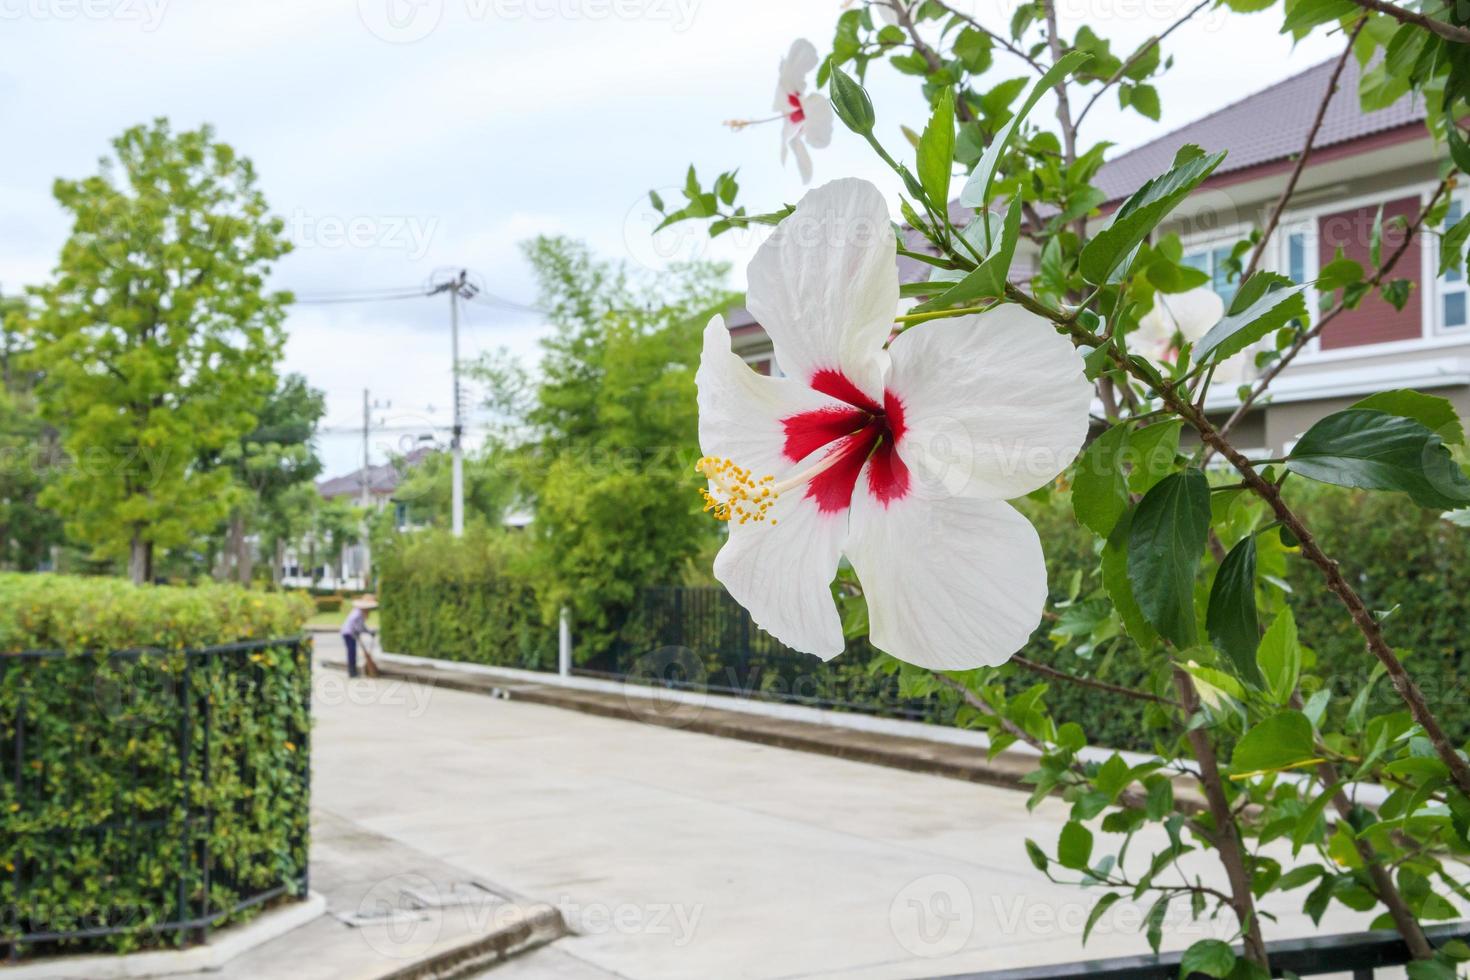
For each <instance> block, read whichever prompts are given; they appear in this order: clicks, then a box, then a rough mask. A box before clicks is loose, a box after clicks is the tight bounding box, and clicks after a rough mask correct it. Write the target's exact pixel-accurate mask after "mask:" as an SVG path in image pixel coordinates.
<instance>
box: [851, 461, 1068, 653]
mask: <svg viewBox="0 0 1470 980" xmlns="http://www.w3.org/2000/svg"><path fill="white" fill-rule="evenodd" d="M844 551H845V552H846V553H847V557H848V560H849V561H851V562H852V567H853V569H854V570H855V571H856V572H857V575H858V580H859V581H860V582H861V583H862V586H863V595H864V596H865V597H866V599H867V603H868V624H869V634H868V636H869V639H870V640H871V641H872V643H873V645H874V646H876V647H877V648H878V649H880V650H883V651H884V652H886V653H888V654H891V655H892V656H894V657H897V658H898V659H899V660H904V661H907V662H908V663H911V664H917V665H918V666H920V667H927V668H929V669H931V670H967V669H970V668H973V667H993V666H996V665H998V664H1002V663H1005V662H1006V661H1007V660H1008V659H1010V657H1011V655H1012V654H1014V653H1015V652H1016V651H1017V650H1019V649H1021V647H1022V646H1024V645H1025V643H1026V641H1027V639H1029V638H1030V636H1031V633H1032V632H1033V631H1034V630H1035V629H1036V626H1037V624H1038V623H1040V622H1041V613H1042V610H1043V609H1044V608H1045V606H1046V599H1047V589H1046V565H1045V563H1044V562H1043V561H1042V553H1041V541H1040V539H1039V538H1038V537H1037V534H1036V529H1035V528H1033V527H1032V526H1031V524H1030V522H1029V521H1027V520H1026V518H1024V517H1022V516H1021V514H1020V513H1018V512H1017V511H1016V509H1015V508H1013V507H1012V506H1011V505H1010V504H1007V503H1005V502H1004V501H1000V500H980V499H976V498H973V497H947V496H942V495H933V494H927V493H910V494H908V495H907V496H905V497H903V498H902V499H900V500H894V501H890V502H889V503H887V504H882V503H879V502H878V501H877V500H875V499H874V497H873V495H872V493H871V492H869V490H868V488H867V486H866V481H861V482H860V483H859V485H858V490H857V492H856V493H854V494H853V499H852V520H851V525H850V530H849V533H848V541H847V545H846V546H845V548H844Z"/></svg>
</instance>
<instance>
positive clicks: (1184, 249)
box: [1179, 222, 1251, 289]
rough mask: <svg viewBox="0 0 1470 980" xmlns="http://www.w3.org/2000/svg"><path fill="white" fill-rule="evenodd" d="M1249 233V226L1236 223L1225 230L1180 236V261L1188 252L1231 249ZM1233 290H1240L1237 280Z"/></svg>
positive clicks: (1219, 229)
mask: <svg viewBox="0 0 1470 980" xmlns="http://www.w3.org/2000/svg"><path fill="white" fill-rule="evenodd" d="M1250 231H1251V226H1250V225H1248V224H1245V223H1243V222H1236V223H1235V224H1233V225H1229V226H1227V227H1225V228H1218V229H1214V230H1212V231H1208V232H1203V231H1200V232H1194V233H1193V234H1189V235H1181V236H1179V248H1180V252H1181V259H1180V261H1181V263H1182V262H1183V258H1182V256H1184V255H1188V254H1189V253H1190V252H1213V251H1214V250H1215V249H1217V248H1229V247H1232V246H1234V245H1235V243H1236V242H1238V241H1240V240H1241V239H1242V238H1244V237H1246V236H1247V235H1249V234H1250ZM1211 282H1213V276H1212V277H1211ZM1210 284H1211V283H1206V284H1205V285H1206V286H1209V285H1210ZM1235 288H1236V289H1239V288H1240V282H1239V281H1238V280H1237V281H1236V283H1235Z"/></svg>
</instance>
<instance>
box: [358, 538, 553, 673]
mask: <svg viewBox="0 0 1470 980" xmlns="http://www.w3.org/2000/svg"><path fill="white" fill-rule="evenodd" d="M526 545H527V542H525V540H524V539H522V538H520V537H518V536H515V535H512V534H509V533H507V532H504V531H500V530H494V529H488V528H483V527H471V528H469V529H468V530H466V532H465V535H464V537H462V538H455V537H454V536H453V535H451V534H450V533H449V532H448V531H445V530H441V529H437V528H431V529H426V530H423V531H417V532H414V533H413V534H405V535H398V536H396V537H395V538H394V539H393V543H392V545H391V546H390V547H388V548H387V549H386V550H385V551H383V552H381V553H380V554H379V555H378V563H377V564H378V587H379V601H380V602H381V603H382V606H381V609H380V614H381V618H382V640H383V648H384V649H385V650H396V651H400V652H403V653H411V654H416V655H419V656H426V657H440V658H443V659H445V660H463V661H469V662H471V663H481V664H491V665H496V666H502V667H523V668H527V669H531V670H553V669H555V667H556V627H555V625H554V624H553V623H549V622H547V621H546V620H545V619H544V618H543V616H542V613H541V606H540V604H539V603H538V602H537V600H536V594H535V590H534V588H533V587H532V585H531V584H530V583H531V578H530V576H529V575H528V574H527V570H526V567H525V562H526V554H525V553H526Z"/></svg>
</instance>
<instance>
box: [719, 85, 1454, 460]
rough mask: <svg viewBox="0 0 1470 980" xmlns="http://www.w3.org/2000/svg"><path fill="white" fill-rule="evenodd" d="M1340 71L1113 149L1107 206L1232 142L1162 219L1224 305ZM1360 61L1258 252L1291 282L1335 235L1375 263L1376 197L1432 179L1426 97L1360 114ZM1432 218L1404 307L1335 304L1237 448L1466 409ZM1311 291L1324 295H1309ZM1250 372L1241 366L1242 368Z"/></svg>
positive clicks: (1331, 245)
mask: <svg viewBox="0 0 1470 980" xmlns="http://www.w3.org/2000/svg"><path fill="white" fill-rule="evenodd" d="M1332 68H1333V63H1330V62H1329V63H1324V64H1321V65H1317V66H1316V67H1314V68H1310V69H1308V70H1306V71H1304V72H1302V73H1300V74H1298V75H1295V76H1293V77H1291V78H1289V79H1287V80H1285V81H1283V82H1280V83H1278V84H1276V85H1273V86H1271V87H1270V88H1268V89H1265V90H1264V91H1261V92H1258V93H1256V94H1254V95H1251V96H1248V97H1246V98H1244V99H1242V100H1240V101H1239V102H1236V103H1233V104H1232V105H1229V106H1226V107H1225V108H1223V109H1220V110H1219V111H1217V112H1213V113H1211V114H1209V115H1208V116H1205V117H1203V118H1201V119H1199V120H1197V121H1195V122H1192V123H1190V124H1188V125H1186V126H1183V127H1181V128H1180V129H1177V130H1174V131H1173V132H1171V133H1168V134H1167V135H1164V136H1161V137H1159V138H1158V139H1155V140H1153V141H1152V142H1150V143H1147V144H1145V145H1143V146H1141V147H1139V148H1137V149H1135V150H1132V151H1130V152H1128V153H1124V154H1122V155H1121V156H1119V157H1117V158H1116V159H1114V160H1111V161H1110V162H1108V163H1107V164H1106V165H1105V166H1104V167H1103V168H1102V169H1101V170H1100V171H1099V173H1098V177H1097V183H1098V184H1099V186H1100V187H1101V188H1102V189H1103V190H1104V191H1106V192H1107V193H1108V195H1109V199H1108V201H1107V202H1106V203H1105V204H1104V205H1103V208H1102V211H1103V213H1104V215H1106V214H1107V213H1108V212H1110V211H1111V210H1112V209H1113V208H1115V207H1116V206H1117V205H1118V204H1119V203H1121V202H1122V200H1123V199H1125V198H1126V197H1127V196H1128V195H1129V194H1131V193H1132V192H1133V191H1135V190H1137V189H1138V188H1139V187H1140V186H1141V185H1142V184H1143V183H1144V182H1145V181H1146V180H1148V179H1149V178H1151V177H1154V176H1156V175H1158V174H1160V173H1163V172H1164V171H1166V170H1167V169H1168V168H1169V166H1170V164H1171V162H1172V160H1173V158H1174V154H1175V152H1176V151H1177V150H1178V149H1179V148H1180V147H1182V146H1184V145H1185V144H1189V143H1194V144H1197V145H1199V146H1201V147H1204V148H1205V149H1206V150H1211V151H1214V150H1220V149H1224V150H1228V151H1229V155H1228V156H1227V157H1226V159H1225V162H1224V163H1223V164H1222V165H1221V166H1220V168H1219V169H1218V170H1216V171H1215V173H1214V174H1213V175H1212V176H1211V177H1210V178H1209V180H1207V181H1206V182H1205V183H1204V184H1203V185H1201V186H1200V187H1199V188H1198V189H1197V190H1196V191H1195V192H1194V193H1193V194H1192V195H1191V196H1190V198H1189V199H1188V200H1187V201H1186V202H1185V203H1184V204H1183V205H1182V206H1181V207H1180V208H1179V209H1178V211H1176V212H1175V214H1174V215H1173V216H1172V218H1171V220H1170V223H1168V224H1167V225H1165V226H1164V227H1162V228H1161V229H1160V232H1161V233H1168V232H1174V233H1177V234H1178V235H1179V236H1180V239H1181V241H1182V242H1183V244H1184V248H1185V260H1186V261H1187V262H1188V263H1189V264H1191V265H1193V266H1195V267H1197V268H1199V269H1201V270H1203V271H1205V272H1207V273H1209V274H1210V275H1211V277H1212V282H1213V288H1214V289H1215V291H1216V292H1217V293H1219V294H1220V295H1221V296H1222V298H1224V299H1226V301H1227V302H1228V300H1229V299H1230V297H1231V296H1232V295H1233V294H1234V291H1235V289H1236V288H1237V286H1238V283H1236V282H1234V281H1232V280H1230V279H1229V277H1228V276H1227V270H1226V268H1225V266H1224V260H1225V259H1226V258H1227V257H1228V255H1229V252H1230V247H1231V246H1232V245H1233V244H1234V243H1235V242H1236V241H1237V240H1238V239H1239V238H1241V237H1243V236H1244V235H1246V234H1247V233H1248V232H1249V231H1250V229H1251V227H1252V226H1255V227H1261V226H1263V225H1264V224H1265V221H1266V218H1267V216H1268V214H1269V211H1270V209H1271V207H1272V206H1273V204H1274V203H1275V201H1276V199H1277V197H1278V196H1279V194H1280V193H1281V191H1282V189H1283V188H1284V187H1285V185H1286V181H1287V179H1288V178H1289V176H1290V174H1291V171H1292V170H1293V168H1294V166H1295V162H1296V155H1297V154H1298V153H1299V152H1300V150H1301V147H1302V144H1303V142H1304V141H1305V139H1306V134H1307V132H1308V130H1309V129H1310V127H1311V124H1312V119H1313V117H1314V115H1315V113H1316V110H1317V108H1318V107H1319V106H1320V104H1321V100H1322V95H1323V93H1324V92H1325V91H1326V89H1327V81H1328V78H1329V77H1330V75H1331V72H1332ZM1358 71H1359V69H1358V65H1357V62H1356V61H1355V60H1354V59H1352V58H1349V59H1348V61H1347V64H1346V67H1345V70H1344V71H1343V77H1342V79H1341V81H1340V83H1339V86H1338V90H1337V93H1336V95H1335V96H1334V97H1333V99H1332V100H1331V102H1330V103H1329V105H1328V108H1327V113H1326V116H1325V118H1324V121H1323V125H1322V128H1321V130H1320V131H1319V132H1318V134H1317V138H1316V141H1315V143H1314V148H1313V151H1312V153H1311V155H1310V157H1309V158H1308V162H1307V165H1306V167H1305V168H1304V170H1303V172H1302V176H1301V179H1300V181H1299V182H1298V184H1297V189H1296V192H1295V193H1294V195H1293V197H1292V201H1291V204H1290V205H1289V207H1288V209H1287V211H1286V212H1285V213H1284V214H1283V216H1282V219H1281V222H1280V226H1279V228H1278V229H1277V230H1276V232H1275V233H1274V234H1273V236H1272V241H1271V242H1270V243H1269V245H1268V247H1267V251H1266V253H1265V256H1264V258H1265V261H1264V262H1263V267H1264V268H1269V269H1274V270H1276V271H1278V272H1281V273H1282V274H1284V275H1287V276H1289V277H1290V278H1292V279H1293V280H1295V281H1297V282H1305V281H1307V280H1311V279H1315V278H1316V277H1317V274H1318V270H1319V269H1320V268H1321V267H1322V266H1323V265H1325V264H1326V263H1328V262H1330V261H1332V259H1333V257H1334V255H1335V254H1336V252H1337V250H1338V249H1339V248H1340V249H1341V250H1342V252H1343V254H1344V255H1346V256H1347V257H1348V258H1351V259H1354V260H1356V261H1358V262H1359V263H1361V264H1362V265H1363V266H1364V268H1365V269H1371V262H1370V261H1369V248H1370V240H1371V230H1372V228H1373V224H1374V220H1375V216H1376V215H1377V213H1378V209H1379V208H1380V207H1381V208H1382V209H1383V215H1384V220H1385V221H1388V219H1390V218H1393V217H1396V216H1400V215H1402V216H1406V218H1407V219H1408V220H1412V219H1413V218H1414V217H1415V216H1416V215H1417V214H1418V213H1419V211H1420V210H1421V209H1422V208H1423V206H1424V205H1425V204H1426V203H1427V201H1428V198H1429V196H1430V195H1431V194H1432V193H1433V192H1434V189H1435V187H1436V185H1437V183H1438V174H1437V165H1438V164H1437V157H1436V149H1435V146H1434V143H1433V141H1432V140H1431V139H1430V136H1429V134H1428V132H1427V130H1426V129H1425V125H1424V120H1425V107H1424V105H1423V103H1422V102H1420V101H1415V100H1412V99H1411V98H1410V97H1407V96H1406V97H1404V98H1403V99H1400V100H1399V101H1398V102H1396V103H1394V104H1393V105H1391V106H1389V107H1387V108H1385V109H1381V110H1378V111H1374V112H1363V111H1362V110H1361V109H1360V108H1359V103H1358ZM1467 207H1470V201H1467V192H1466V190H1465V189H1464V188H1461V189H1459V190H1457V191H1456V192H1455V197H1454V199H1453V202H1452V205H1451V210H1450V217H1449V219H1448V220H1449V222H1451V223H1453V222H1454V221H1456V220H1458V219H1459V216H1460V215H1461V214H1462V213H1464V211H1465V209H1466V208H1467ZM1095 220H1096V221H1097V222H1099V223H1100V222H1101V221H1103V220H1105V218H1098V219H1095ZM1439 231H1440V229H1438V228H1433V229H1425V230H1424V233H1421V234H1419V235H1416V236H1414V238H1413V239H1412V240H1411V241H1410V242H1409V244H1408V246H1407V248H1406V250H1405V251H1404V253H1403V255H1402V257H1401V258H1400V259H1399V261H1398V263H1397V264H1396V265H1395V267H1394V269H1393V272H1392V273H1391V274H1390V276H1389V278H1390V279H1400V278H1402V279H1408V280H1410V282H1411V283H1412V284H1413V289H1412V291H1411V293H1410V297H1409V301H1408V303H1407V305H1406V306H1405V307H1404V309H1403V310H1395V309H1394V308H1393V306H1391V305H1390V304H1388V303H1386V302H1385V301H1383V300H1382V299H1381V298H1379V297H1378V296H1377V295H1376V294H1375V295H1374V296H1372V297H1370V298H1368V299H1366V300H1364V302H1363V303H1362V304H1361V305H1360V306H1359V307H1358V308H1357V309H1355V310H1351V311H1347V312H1345V313H1343V314H1342V315H1340V316H1338V317H1337V318H1336V319H1335V320H1334V321H1333V322H1332V323H1331V324H1329V325H1328V326H1327V328H1326V329H1325V330H1324V331H1323V333H1322V335H1321V337H1320V338H1319V339H1318V340H1316V341H1314V342H1313V343H1312V344H1311V345H1310V346H1309V347H1308V348H1307V349H1305V350H1303V351H1302V353H1301V354H1300V355H1299V356H1298V357H1297V358H1296V359H1295V360H1294V361H1293V362H1292V364H1291V365H1290V366H1288V367H1287V368H1286V369H1285V370H1283V371H1282V372H1281V374H1280V376H1279V377H1278V378H1277V379H1276V380H1275V381H1274V382H1273V384H1272V386H1271V389H1270V390H1271V392H1272V394H1271V396H1270V398H1269V399H1268V400H1267V401H1266V402H1265V403H1264V404H1262V405H1259V406H1258V407H1256V408H1254V409H1253V410H1252V411H1251V412H1250V414H1249V415H1248V416H1246V417H1245V418H1244V419H1243V420H1242V421H1241V423H1240V424H1239V425H1238V427H1237V428H1236V430H1235V432H1236V436H1235V441H1236V442H1237V444H1238V445H1240V446H1241V447H1243V448H1251V449H1261V450H1270V451H1280V450H1282V449H1283V448H1284V447H1286V446H1288V445H1289V444H1291V443H1292V442H1293V441H1295V440H1296V439H1297V438H1298V437H1299V436H1300V435H1301V433H1302V432H1303V431H1305V429H1306V428H1307V427H1308V426H1310V425H1311V424H1312V423H1313V422H1314V421H1316V420H1317V419H1319V418H1321V417H1322V416H1323V415H1326V414H1328V413H1330V412H1333V411H1337V410H1339V409H1341V408H1345V407H1347V406H1348V405H1350V404H1352V403H1353V402H1354V401H1357V400H1358V399H1360V398H1362V397H1364V396H1366V395H1368V394H1371V393H1373V392H1377V391H1385V390H1389V389H1392V388H1404V387H1413V388H1418V389H1421V390H1425V391H1432V392H1433V393H1435V394H1439V395H1442V396H1445V397H1447V398H1449V399H1450V400H1451V401H1452V402H1454V403H1455V406H1456V408H1457V409H1458V410H1459V411H1460V412H1461V413H1462V414H1463V413H1470V310H1467V304H1470V299H1467V287H1466V281H1465V277H1464V274H1463V272H1464V270H1463V267H1462V268H1461V269H1460V270H1458V271H1454V272H1451V273H1450V274H1448V275H1446V276H1444V277H1440V276H1439V275H1438V274H1437V273H1438V268H1439V234H1438V232H1439ZM1402 242H1403V232H1402V231H1400V230H1396V229H1393V228H1387V229H1386V230H1385V234H1384V241H1383V244H1382V254H1383V255H1384V256H1387V255H1389V254H1391V253H1392V252H1393V251H1394V250H1395V249H1397V248H1398V246H1399V245H1400V244H1401V243H1402ZM1026 262H1027V260H1026V259H1023V258H1021V257H1020V256H1018V260H1017V267H1016V268H1015V269H1013V270H1012V277H1013V278H1015V279H1017V280H1022V279H1026V278H1029V276H1030V271H1029V270H1028V269H1027V268H1026ZM926 269H927V267H926V266H924V265H922V264H921V263H917V262H913V261H912V260H900V278H901V279H902V280H904V281H917V280H921V279H925V278H927V274H926ZM1309 302H1310V304H1311V307H1312V308H1313V309H1316V308H1318V307H1317V302H1318V298H1317V297H1316V296H1315V295H1312V296H1309ZM728 322H729V328H730V332H731V337H732V346H733V347H734V348H735V350H736V351H737V352H738V353H740V354H741V355H742V356H743V357H744V359H745V360H746V361H747V362H749V363H750V364H752V365H753V366H754V367H755V368H756V369H757V370H759V371H763V372H767V373H769V372H771V371H773V370H777V371H779V366H778V365H775V363H774V361H773V357H772V353H771V345H770V341H769V339H768V338H767V337H766V336H765V333H764V331H763V330H762V329H761V327H760V325H759V324H758V323H756V322H755V321H754V319H753V318H752V317H751V316H750V315H749V313H748V312H746V311H745V310H735V311H733V313H732V315H731V316H730V317H729V318H728ZM1268 342H1269V341H1268ZM1254 373H1255V369H1254V367H1253V366H1248V367H1247V368H1246V377H1245V379H1244V380H1247V381H1248V380H1250V378H1251V377H1252V376H1253V375H1254ZM1235 387H1236V385H1235V384H1234V383H1232V384H1228V385H1221V384H1216V385H1215V386H1214V388H1213V389H1212V390H1211V393H1210V398H1209V400H1208V402H1207V408H1208V409H1209V410H1210V412H1211V414H1225V413H1228V412H1230V411H1231V410H1232V409H1233V408H1234V407H1235V406H1237V405H1238V404H1239V402H1238V400H1237V396H1236V394H1235Z"/></svg>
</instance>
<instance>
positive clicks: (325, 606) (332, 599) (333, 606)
mask: <svg viewBox="0 0 1470 980" xmlns="http://www.w3.org/2000/svg"><path fill="white" fill-rule="evenodd" d="M316 611H317V612H319V613H334V612H341V611H342V597H341V596H339V595H319V596H317V597H316Z"/></svg>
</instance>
